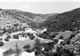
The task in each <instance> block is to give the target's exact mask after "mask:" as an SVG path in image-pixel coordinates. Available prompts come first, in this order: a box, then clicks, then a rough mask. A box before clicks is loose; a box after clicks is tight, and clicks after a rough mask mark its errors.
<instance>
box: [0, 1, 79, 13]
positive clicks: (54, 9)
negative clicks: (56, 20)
mask: <svg viewBox="0 0 80 56" xmlns="http://www.w3.org/2000/svg"><path fill="white" fill-rule="evenodd" d="M79 7H80V0H0V8H3V9H18V10H22V11H27V12H33V13H42V14H48V13H62V12H65V11H69V10H72V9H75V8H79Z"/></svg>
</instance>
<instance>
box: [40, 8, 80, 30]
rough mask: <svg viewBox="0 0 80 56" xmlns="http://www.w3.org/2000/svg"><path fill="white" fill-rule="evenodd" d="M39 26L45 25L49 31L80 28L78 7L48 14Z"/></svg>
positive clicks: (79, 9)
mask: <svg viewBox="0 0 80 56" xmlns="http://www.w3.org/2000/svg"><path fill="white" fill-rule="evenodd" d="M41 26H44V27H45V26H46V27H47V28H48V30H49V31H60V30H76V29H80V8H77V9H74V10H71V11H67V12H64V13H61V14H57V15H56V16H50V17H48V20H46V21H45V22H43V24H42V25H41Z"/></svg>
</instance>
